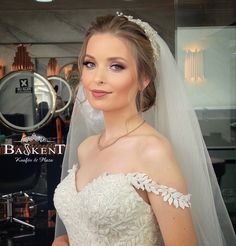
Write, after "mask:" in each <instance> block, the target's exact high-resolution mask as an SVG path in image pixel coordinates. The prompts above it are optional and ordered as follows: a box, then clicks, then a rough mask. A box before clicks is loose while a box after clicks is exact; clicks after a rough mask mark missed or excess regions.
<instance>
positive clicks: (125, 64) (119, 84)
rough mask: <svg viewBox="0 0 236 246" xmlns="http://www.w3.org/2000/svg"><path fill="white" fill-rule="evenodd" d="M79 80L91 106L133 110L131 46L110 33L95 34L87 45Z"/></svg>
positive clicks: (134, 75)
mask: <svg viewBox="0 0 236 246" xmlns="http://www.w3.org/2000/svg"><path fill="white" fill-rule="evenodd" d="M81 81H82V83H83V85H84V88H85V93H86V96H87V99H88V100H89V102H90V104H91V105H92V107H94V108H96V109H99V110H103V111H104V112H106V111H114V110H121V109H124V108H129V109H130V110H136V104H135V98H136V94H137V91H138V80H137V69H136V61H135V57H134V55H133V53H132V50H131V45H130V44H129V43H128V42H127V41H125V40H124V39H122V38H119V37H117V36H115V35H113V34H109V33H106V34H95V35H93V36H92V37H91V38H90V39H89V41H88V44H87V48H86V53H85V57H84V60H83V69H82V77H81Z"/></svg>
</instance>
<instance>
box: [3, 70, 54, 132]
mask: <svg viewBox="0 0 236 246" xmlns="http://www.w3.org/2000/svg"><path fill="white" fill-rule="evenodd" d="M55 102H56V96H55V93H54V90H53V88H52V86H51V85H50V83H49V82H48V81H47V80H46V79H45V78H44V77H42V76H41V75H39V74H37V73H35V72H33V71H28V70H27V71H26V70H22V71H16V72H11V73H9V74H7V75H6V76H5V77H3V78H2V79H1V81H0V120H1V121H2V123H3V124H4V125H6V126H7V127H9V128H11V129H14V130H17V131H21V132H31V131H34V130H37V129H39V128H40V127H42V126H43V125H45V124H46V123H47V122H48V121H49V120H50V119H51V117H52V116H53V113H54V111H55Z"/></svg>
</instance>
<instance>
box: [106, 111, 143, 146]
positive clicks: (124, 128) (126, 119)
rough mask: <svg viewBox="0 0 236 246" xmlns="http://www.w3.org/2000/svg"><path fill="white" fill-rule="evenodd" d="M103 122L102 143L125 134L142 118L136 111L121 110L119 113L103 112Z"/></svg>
mask: <svg viewBox="0 0 236 246" xmlns="http://www.w3.org/2000/svg"><path fill="white" fill-rule="evenodd" d="M104 120H105V129H104V133H103V141H104V142H107V141H109V140H112V139H114V138H117V137H120V136H121V135H123V134H126V133H127V132H129V131H131V130H132V129H134V128H135V127H136V126H137V125H138V124H140V123H141V122H142V118H141V116H140V115H139V113H138V111H137V110H136V109H135V110H121V111H120V112H117V111H116V112H114V111H112V112H104Z"/></svg>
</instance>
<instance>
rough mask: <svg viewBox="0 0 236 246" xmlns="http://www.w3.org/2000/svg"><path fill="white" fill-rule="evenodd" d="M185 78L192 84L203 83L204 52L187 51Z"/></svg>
mask: <svg viewBox="0 0 236 246" xmlns="http://www.w3.org/2000/svg"><path fill="white" fill-rule="evenodd" d="M184 77H185V80H186V81H188V82H190V83H201V82H203V80H204V68H203V50H197V49H195V50H194V51H192V50H187V51H185V62H184Z"/></svg>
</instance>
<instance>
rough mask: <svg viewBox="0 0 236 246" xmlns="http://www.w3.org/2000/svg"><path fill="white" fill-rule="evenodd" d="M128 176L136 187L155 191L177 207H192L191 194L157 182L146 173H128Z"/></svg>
mask: <svg viewBox="0 0 236 246" xmlns="http://www.w3.org/2000/svg"><path fill="white" fill-rule="evenodd" d="M127 178H128V181H129V183H130V184H132V185H133V186H134V187H135V188H136V189H142V190H146V191H148V192H153V193H154V194H156V195H161V196H162V197H163V200H164V201H165V202H168V203H169V204H170V205H171V204H173V205H174V206H175V207H176V208H178V207H180V208H182V209H184V208H185V207H187V208H189V207H191V203H190V197H191V194H187V195H184V194H183V193H181V192H178V191H177V190H176V189H174V188H170V187H167V186H165V185H160V184H157V183H156V182H154V181H153V180H152V179H151V178H149V177H148V175H147V174H145V173H137V172H135V173H128V174H127Z"/></svg>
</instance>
